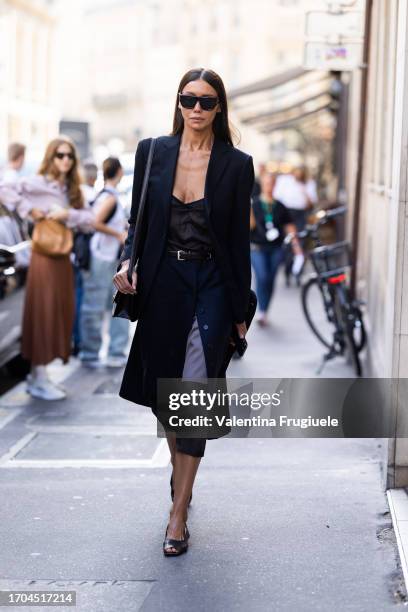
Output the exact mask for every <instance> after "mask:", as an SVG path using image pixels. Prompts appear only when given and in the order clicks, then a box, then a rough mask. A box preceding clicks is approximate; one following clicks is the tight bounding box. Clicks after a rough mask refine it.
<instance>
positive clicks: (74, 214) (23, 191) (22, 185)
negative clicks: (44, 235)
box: [0, 174, 94, 231]
mask: <svg viewBox="0 0 408 612" xmlns="http://www.w3.org/2000/svg"><path fill="white" fill-rule="evenodd" d="M0 202H1V203H2V204H4V205H5V206H7V208H9V209H10V210H15V211H16V212H17V213H18V215H19V216H20V217H22V218H25V217H27V216H28V215H29V214H30V211H31V209H32V208H38V209H39V210H41V211H43V212H44V213H45V214H47V213H49V212H50V211H51V210H52V209H53V208H54V207H55V206H60V207H62V208H68V209H69V210H68V219H67V221H66V225H67V227H71V228H75V229H79V230H82V231H90V230H92V228H93V221H94V214H93V211H92V209H91V208H89V207H88V208H80V209H76V208H71V207H70V206H69V203H68V195H67V187H66V185H61V183H59V182H58V181H56V180H49V179H47V178H46V177H45V176H43V175H41V174H36V175H34V176H29V177H22V178H20V179H19V180H18V181H16V182H15V183H7V182H5V181H0Z"/></svg>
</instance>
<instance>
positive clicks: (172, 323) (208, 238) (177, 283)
mask: <svg viewBox="0 0 408 612" xmlns="http://www.w3.org/2000/svg"><path fill="white" fill-rule="evenodd" d="M149 145H150V140H149V139H146V140H143V141H141V142H140V143H139V146H138V149H137V152H136V160H135V172H134V185H133V198H132V210H131V215H130V219H129V224H130V228H129V233H128V238H127V240H126V243H125V247H124V251H123V253H122V257H121V261H122V267H121V269H120V270H119V272H118V273H117V274H116V275H115V278H114V282H115V285H116V287H117V288H118V289H119V291H121V292H123V293H132V292H135V291H136V289H137V292H138V295H139V300H140V313H141V314H140V317H139V321H138V324H137V327H136V332H135V336H134V339H133V343H132V348H131V352H130V355H129V359H128V363H127V366H126V369H125V373H124V377H123V381H122V386H121V390H120V395H121V397H124V398H125V399H129V400H131V401H133V402H136V403H139V404H143V405H146V406H150V407H151V409H152V411H153V413H155V414H156V416H157V397H156V382H157V379H158V378H181V377H183V378H187V377H204V378H205V377H214V378H215V377H218V375H219V374H220V370H221V369H222V364H223V359H224V356H225V354H226V350H227V347H228V343H229V342H230V336H231V330H232V329H233V325H234V324H235V325H236V327H237V331H238V333H239V335H240V337H244V336H245V334H246V325H245V321H244V320H245V314H246V310H247V307H248V302H249V295H250V284H251V264H250V251H249V215H250V194H251V191H252V187H253V182H254V168H253V162H252V157H251V156H249V155H247V154H245V153H243V152H241V151H239V150H238V149H236V148H235V147H234V146H233V142H232V137H231V133H230V127H229V122H228V107H227V98H226V93H225V88H224V85H223V82H222V80H221V78H220V77H219V76H218V75H217V74H216V73H215V72H213V71H211V70H205V69H203V68H198V69H193V70H190V71H188V72H187V73H186V74H185V75H184V76H183V78H182V79H181V82H180V84H179V88H178V92H177V98H176V105H175V111H174V118H173V131H172V133H171V135H170V136H162V137H160V138H158V139H157V141H156V147H155V152H154V156H153V163H152V167H151V173H150V180H149V185H148V193H147V200H146V208H145V211H144V216H143V222H144V225H143V232H142V238H143V240H142V242H143V244H142V246H141V249H140V259H139V263H138V268H137V275H136V273H135V272H134V273H133V284H132V286H131V285H130V284H129V282H128V280H127V270H128V266H129V258H130V252H131V245H132V240H133V233H134V228H135V222H136V216H137V211H138V203H139V196H140V191H141V185H142V181H143V176H144V168H145V164H146V159H147V154H148V150H149ZM166 436H167V441H168V445H169V449H170V453H171V462H172V466H173V472H172V479H171V485H172V489H173V491H172V496H173V495H174V499H173V506H172V509H171V512H170V520H169V523H168V526H167V529H166V535H165V540H164V543H163V551H164V554H165V555H168V556H170V555H178V554H181V553H183V552H185V551H186V550H187V547H188V538H189V532H188V529H187V524H186V522H187V509H188V504H189V500H190V498H191V495H192V488H193V484H194V479H195V475H196V472H197V469H198V466H199V463H200V460H201V458H202V457H203V456H204V450H205V446H206V439H205V438H182V437H175V436H174V434H172V433H169V432H168V433H166Z"/></svg>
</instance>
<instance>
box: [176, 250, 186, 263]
mask: <svg viewBox="0 0 408 612" xmlns="http://www.w3.org/2000/svg"><path fill="white" fill-rule="evenodd" d="M180 253H184V251H177V259H178V261H185V259H183V258H182V257H180Z"/></svg>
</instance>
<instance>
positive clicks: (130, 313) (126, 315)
mask: <svg viewBox="0 0 408 612" xmlns="http://www.w3.org/2000/svg"><path fill="white" fill-rule="evenodd" d="M155 143H156V139H155V138H152V141H151V143H150V148H149V155H148V157H147V162H146V169H145V174H144V177H143V185H142V191H141V194H140V200H139V209H138V211H137V218H136V224H135V233H134V234H133V243H132V251H131V256H130V262H129V268H128V271H127V277H128V281H129V283H130V284H132V276H133V271H134V270H135V267H136V264H137V257H138V252H137V251H138V247H139V244H140V238H141V230H142V218H143V209H144V206H145V202H146V195H147V185H148V182H149V175H150V168H151V166H152V160H153V152H154V146H155ZM113 302H114V306H113V310H112V316H113V317H120V318H122V319H129V321H132V322H133V321H137V319H138V318H139V310H140V300H139V295H138V294H137V293H121V292H120V291H116V293H115V295H114V298H113Z"/></svg>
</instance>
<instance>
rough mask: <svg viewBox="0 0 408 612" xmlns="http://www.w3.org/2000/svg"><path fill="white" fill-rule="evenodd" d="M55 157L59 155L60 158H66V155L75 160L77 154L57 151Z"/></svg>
mask: <svg viewBox="0 0 408 612" xmlns="http://www.w3.org/2000/svg"><path fill="white" fill-rule="evenodd" d="M55 157H57V158H58V159H64V157H68V159H70V160H71V161H73V160H74V159H75V155H74V154H73V153H58V152H57V153H56V154H55Z"/></svg>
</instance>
